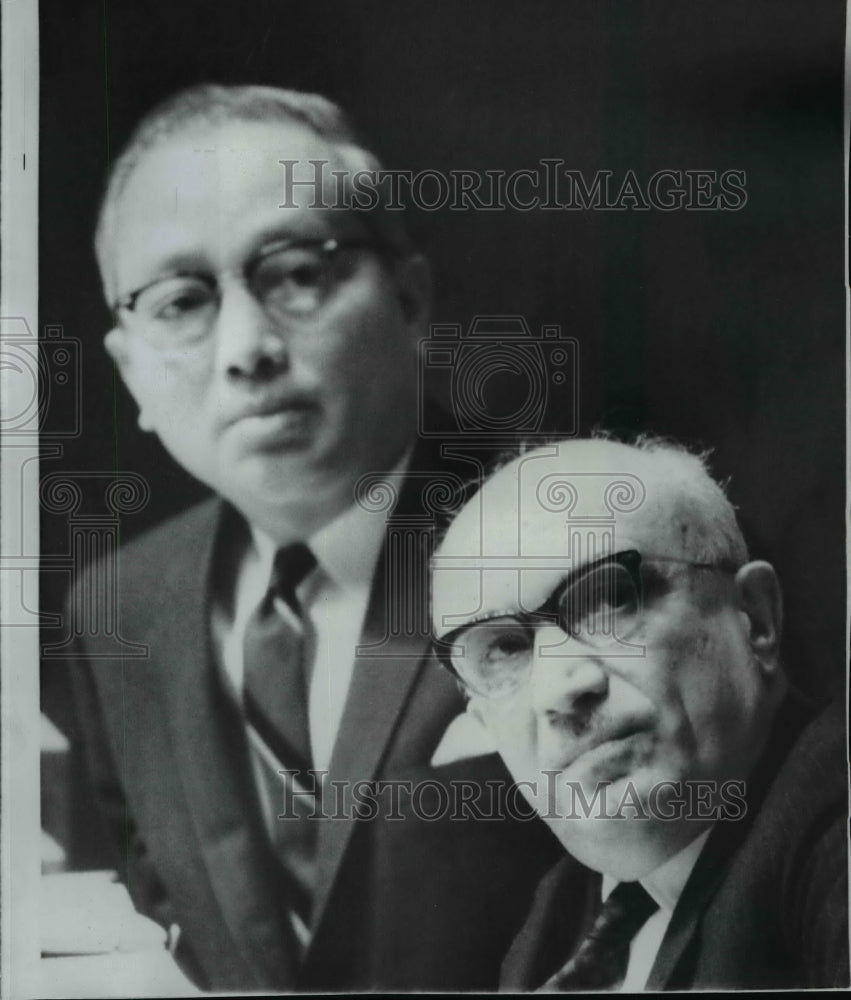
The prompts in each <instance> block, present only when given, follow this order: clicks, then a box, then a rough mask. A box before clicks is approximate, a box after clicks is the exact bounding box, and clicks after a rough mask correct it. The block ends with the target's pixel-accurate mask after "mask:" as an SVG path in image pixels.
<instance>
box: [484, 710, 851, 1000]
mask: <svg viewBox="0 0 851 1000" xmlns="http://www.w3.org/2000/svg"><path fill="white" fill-rule="evenodd" d="M802 728H803V720H802V719H801V712H800V709H799V707H798V706H797V705H796V704H795V703H794V702H792V701H790V702H788V703H787V704H786V705H785V706H784V708H783V709H782V710H781V713H780V716H779V717H778V720H777V723H776V725H775V727H774V734H773V738H772V740H771V741H770V743H769V747H768V750H767V752H766V754H765V755H764V757H763V760H762V762H761V763H760V765H759V766H758V768H757V770H756V771H755V772H754V774H752V775H751V778H750V779H749V781H748V785H747V803H748V811H747V814H746V816H745V818H744V819H741V820H736V821H727V822H719V823H718V824H717V825H716V827H715V829H714V830H713V832H712V834H711V835H710V837H709V839H708V840H707V842H706V845H705V847H704V850H703V852H702V853H701V856H700V858H699V859H698V862H697V864H696V865H695V868H694V871H693V872H692V875H691V877H690V879H689V881H688V882H687V884H686V887H685V889H684V891H683V894H682V896H681V898H680V900H679V903H678V904H677V907H676V909H675V911H674V914H673V916H672V918H671V923H670V924H669V927H668V931H667V933H666V935H665V938H664V940H663V942H662V945H661V947H660V949H659V953H658V955H657V957H656V961H655V963H654V966H653V968H652V970H651V973H650V977H649V979H648V982H647V989H648V990H665V989H784V988H786V989H788V988H792V987H829V986H847V985H848V982H849V966H848V851H847V822H848V766H847V760H846V750H845V739H846V726H845V710H844V706H842V705H834V706H832V707H831V708H830V709H828V710H827V711H826V712H824V713H823V714H822V715H821V716H819V718H818V719H816V720H815V721H814V722H812V723H811V724H809V725H808V726H806V727H805V728H803V731H802ZM599 885H600V877H599V875H597V874H596V873H592V872H588V871H587V870H586V871H585V872H584V874H583V873H582V871H581V870H579V869H577V866H576V865H575V863H569V862H567V861H562V862H560V863H559V865H558V866H557V867H556V868H555V869H554V870H553V871H551V872H550V873H549V875H548V876H547V877H546V878H545V879H544V881H543V882H542V883H541V885H540V887H539V890H538V893H537V894H536V897H535V903H534V905H533V908H532V912H531V914H530V916H529V918H528V920H527V922H526V924H525V926H524V927H523V929H522V931H521V932H520V934H519V935H518V936H517V938H516V939H515V942H514V944H513V946H512V948H511V951H510V952H509V954H508V956H507V957H506V961H505V963H504V966H503V974H502V987H503V988H504V989H511V990H520V989H526V990H528V989H534V988H536V987H538V986H540V985H541V984H542V983H543V982H544V981H545V980H546V979H548V978H549V976H550V975H552V974H553V973H554V972H555V971H556V970H557V969H558V968H559V967H560V966H561V965H562V964H563V963H564V962H565V961H566V960H567V958H568V957H569V955H570V953H571V951H572V949H573V947H574V946H575V944H576V941H577V940H578V939H579V938H580V937H581V935H582V934H583V933H584V930H585V929H586V928H587V926H588V924H589V923H590V920H591V918H592V916H593V912H594V910H595V909H596V908H598V907H599Z"/></svg>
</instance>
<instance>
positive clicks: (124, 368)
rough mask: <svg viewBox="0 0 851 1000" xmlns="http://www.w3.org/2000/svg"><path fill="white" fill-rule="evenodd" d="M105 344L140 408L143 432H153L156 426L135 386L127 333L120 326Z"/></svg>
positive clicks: (106, 338) (110, 334) (111, 333)
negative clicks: (144, 407) (147, 414)
mask: <svg viewBox="0 0 851 1000" xmlns="http://www.w3.org/2000/svg"><path fill="white" fill-rule="evenodd" d="M103 344H104V347H105V348H106V352H107V354H108V355H109V356H110V357H111V358H112V360H113V361H114V362H115V364H116V365H117V367H118V371H119V372H120V374H121V378H122V380H123V382H124V384H125V385H126V386H127V390H128V392H129V393H130V395H131V396H132V397H133V399H135V400H136V405H137V406H138V407H139V417H138V424H139V427H140V428H141V429H142V430H143V431H152V430H153V429H154V425H153V423H152V422H151V421H150V420H149V419H148V417H147V416H146V414H145V411H144V409H143V408H142V401H141V399H140V398H139V393H138V392H137V391H136V388H135V387H134V384H133V381H134V380H133V366H132V363H131V360H130V352H129V350H128V348H127V331H126V330H124V329H122V328H121V327H120V326H116V327H114V328H113V329H112V330H110V331H109V333H108V334H107V335H106V336H105V337H104V340H103Z"/></svg>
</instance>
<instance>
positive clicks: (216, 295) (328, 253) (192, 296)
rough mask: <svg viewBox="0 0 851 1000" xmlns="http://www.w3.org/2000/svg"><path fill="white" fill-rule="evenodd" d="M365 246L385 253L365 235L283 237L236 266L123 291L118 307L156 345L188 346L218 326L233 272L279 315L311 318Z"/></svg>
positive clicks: (273, 314)
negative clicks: (349, 257)
mask: <svg viewBox="0 0 851 1000" xmlns="http://www.w3.org/2000/svg"><path fill="white" fill-rule="evenodd" d="M360 250H374V251H376V252H379V247H378V245H377V244H376V243H374V242H373V241H370V240H365V239H348V240H342V239H339V240H338V239H299V240H293V239H287V240H278V241H276V242H274V243H271V244H269V245H268V246H265V247H263V248H262V249H261V250H259V251H258V252H257V253H256V254H254V255H253V256H252V257H251V258H250V259H249V260H248V261H247V263H246V264H245V265H243V267H242V268H240V269H238V270H236V271H225V272H220V273H219V274H218V275H217V276H213V275H210V274H203V273H200V272H197V273H196V272H187V273H178V274H173V275H169V276H167V277H163V278H157V279H156V280H154V281H151V282H148V284H146V285H142V287H141V288H137V289H135V290H134V291H132V292H130V293H128V294H127V295H123V296H122V297H121V298H119V299H118V300H117V301H116V302H115V303H114V305H113V310H114V312H115V314H116V317H117V318H118V320H119V321H126V325H127V326H131V327H137V328H138V329H139V331H140V333H141V334H142V335H143V336H144V337H145V338H146V339H147V340H149V341H150V342H151V343H152V344H153V345H154V346H156V347H163V348H168V347H184V346H187V345H189V344H192V343H195V342H197V341H200V340H202V339H203V338H204V337H205V336H206V334H207V333H209V331H210V330H211V329H212V327H213V325H214V323H215V320H216V316H217V315H218V312H219V306H220V304H221V297H222V288H221V279H222V278H223V277H224V276H226V275H230V276H232V277H235V278H237V279H238V280H240V281H241V282H242V283H244V284H245V285H246V287H247V288H248V289H249V290H250V291H251V293H252V294H253V295H254V297H255V298H256V299H257V301H258V302H260V304H261V305H262V306H263V308H264V309H265V310H266V312H267V313H268V314H269V315H270V316H271V317H272V318H273V319H274V318H276V317H281V318H285V317H296V318H307V317H310V316H311V315H313V314H314V313H315V312H316V311H317V310H318V309H320V308H321V306H322V305H323V304H324V303H325V302H326V301H327V299H328V298H329V297H330V296H331V294H332V293H333V291H334V289H335V287H336V285H337V283H338V280H339V278H340V277H341V275H343V274H345V273H348V269H347V268H346V267H345V266H344V265H345V262H346V257H347V255H348V254H351V253H355V252H357V251H360Z"/></svg>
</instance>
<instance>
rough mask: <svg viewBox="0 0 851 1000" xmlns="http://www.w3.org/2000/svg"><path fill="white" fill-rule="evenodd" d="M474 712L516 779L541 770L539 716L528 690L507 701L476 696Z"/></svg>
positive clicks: (472, 705)
mask: <svg viewBox="0 0 851 1000" xmlns="http://www.w3.org/2000/svg"><path fill="white" fill-rule="evenodd" d="M470 711H472V712H473V714H474V715H476V716H477V718H478V719H479V720H480V721H481V722H482V723H483V725H484V726H485V728H486V729H487V731H488V733H489V734H490V736H491V739H492V740H493V741H494V743H495V744H496V747H497V749H498V750H499V752H500V754H501V755H502V757H503V759H504V760H505V763H506V765H507V767H508V769H509V771H511V773H512V774H513V775H514V777H515V778H518V779H519V778H527V777H528V776H529V774H530V773H531V772H532V771H534V770H536V769H537V766H538V761H537V748H538V739H537V719H536V716H535V713H534V712H533V711H532V706H531V704H530V702H529V697H528V695H527V694H526V693H523V694H520V695H518V696H517V697H514V698H508V699H505V700H492V699H488V698H474V700H473V701H472V702H471V703H470Z"/></svg>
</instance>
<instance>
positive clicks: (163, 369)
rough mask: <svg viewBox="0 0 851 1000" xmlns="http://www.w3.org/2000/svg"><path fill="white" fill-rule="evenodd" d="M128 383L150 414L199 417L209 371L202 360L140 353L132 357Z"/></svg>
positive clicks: (140, 403) (180, 355) (177, 355)
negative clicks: (182, 413)
mask: <svg viewBox="0 0 851 1000" xmlns="http://www.w3.org/2000/svg"><path fill="white" fill-rule="evenodd" d="M127 381H128V385H129V387H130V390H131V392H132V393H133V395H134V396H135V398H136V400H137V402H138V403H139V405H140V406H141V407H142V408H143V409H147V410H148V411H149V412H151V413H165V414H168V413H176V412H188V413H190V414H197V412H198V404H199V401H200V400H201V399H202V397H203V396H204V395H205V392H206V388H207V386H208V385H209V382H210V372H209V370H208V366H207V365H206V364H205V363H203V362H202V361H201V360H200V359H199V358H191V357H189V356H187V355H184V354H178V353H174V354H158V355H157V356H156V357H153V356H151V355H148V354H147V353H143V352H139V353H137V354H136V355H134V356H133V358H132V363H131V367H130V369H129V372H128V379H127Z"/></svg>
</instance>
